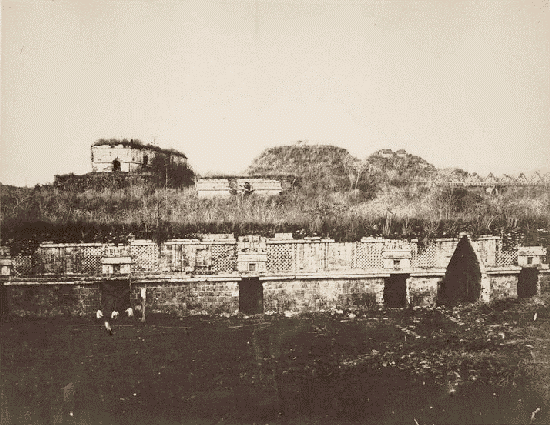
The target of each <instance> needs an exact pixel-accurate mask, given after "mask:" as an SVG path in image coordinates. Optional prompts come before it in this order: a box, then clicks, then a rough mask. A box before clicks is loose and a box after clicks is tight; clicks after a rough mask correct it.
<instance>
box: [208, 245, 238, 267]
mask: <svg viewBox="0 0 550 425" xmlns="http://www.w3.org/2000/svg"><path fill="white" fill-rule="evenodd" d="M236 268H237V253H236V249H235V245H226V244H223V245H222V244H213V245H212V272H213V273H231V272H233V271H234V270H235V269H236Z"/></svg>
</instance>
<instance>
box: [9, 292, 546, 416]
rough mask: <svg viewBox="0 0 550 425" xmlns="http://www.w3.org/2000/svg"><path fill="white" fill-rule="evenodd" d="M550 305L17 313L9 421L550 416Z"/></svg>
mask: <svg viewBox="0 0 550 425" xmlns="http://www.w3.org/2000/svg"><path fill="white" fill-rule="evenodd" d="M548 306H549V303H548V300H543V299H540V298H536V299H532V300H524V301H501V302H496V303H492V304H490V305H472V306H467V307H461V308H459V309H455V310H454V311H453V310H443V309H419V310H376V311H370V312H362V311H354V312H350V311H345V312H342V311H337V312H327V313H318V314H309V315H307V314H306V315H301V316H297V317H284V316H282V317H281V316H275V315H272V316H269V315H265V316H254V317H250V318H244V317H231V318H221V317H217V318H213V317H207V316H195V317H189V318H183V319H178V318H173V317H163V316H154V315H151V316H149V317H148V321H147V323H146V324H145V325H142V324H141V323H139V322H136V321H129V320H128V319H121V320H118V321H117V322H115V328H114V329H115V335H114V336H109V335H107V334H106V333H105V332H104V330H103V329H102V327H101V324H100V323H97V322H96V321H95V320H92V319H69V318H66V319H56V320H30V319H10V320H8V321H6V322H4V323H3V324H2V327H1V332H0V337H1V344H2V345H1V368H2V388H1V390H2V404H1V411H2V421H1V423H2V425H4V424H15V423H17V424H19V423H28V424H47V423H63V424H65V423H66V424H72V423H75V424H90V425H95V424H132V425H141V424H191V423H196V424H252V423H258V424H267V423H269V424H282V423H296V424H314V423H315V424H317V423H341V424H352V423H361V424H411V425H417V424H418V425H423V424H443V423H453V424H474V423H495V424H497V423H498V424H502V423H517V424H528V423H550V413H549V409H550V390H549V386H550V368H549V364H548V362H549V358H550V356H549V352H550V323H549V307H548ZM535 313H536V316H535ZM350 314H351V315H350ZM354 316H355V317H354Z"/></svg>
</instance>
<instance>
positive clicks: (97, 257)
mask: <svg viewBox="0 0 550 425" xmlns="http://www.w3.org/2000/svg"><path fill="white" fill-rule="evenodd" d="M81 249H82V251H81V252H82V273H84V274H88V275H97V274H101V257H102V256H103V247H102V246H101V245H98V246H83V247H82V248H81Z"/></svg>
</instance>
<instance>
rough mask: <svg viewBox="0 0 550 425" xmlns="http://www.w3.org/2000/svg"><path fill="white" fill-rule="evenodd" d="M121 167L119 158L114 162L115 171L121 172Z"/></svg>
mask: <svg viewBox="0 0 550 425" xmlns="http://www.w3.org/2000/svg"><path fill="white" fill-rule="evenodd" d="M120 167H121V165H120V161H119V160H118V158H117V159H115V160H114V161H113V171H120Z"/></svg>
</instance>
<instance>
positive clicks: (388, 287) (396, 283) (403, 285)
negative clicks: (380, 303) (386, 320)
mask: <svg viewBox="0 0 550 425" xmlns="http://www.w3.org/2000/svg"><path fill="white" fill-rule="evenodd" d="M409 276H410V275H409V274H392V275H390V277H387V278H385V279H384V304H385V305H386V307H390V308H403V307H406V306H407V279H408V278H409Z"/></svg>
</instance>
